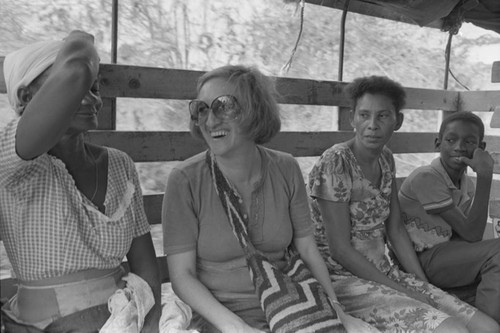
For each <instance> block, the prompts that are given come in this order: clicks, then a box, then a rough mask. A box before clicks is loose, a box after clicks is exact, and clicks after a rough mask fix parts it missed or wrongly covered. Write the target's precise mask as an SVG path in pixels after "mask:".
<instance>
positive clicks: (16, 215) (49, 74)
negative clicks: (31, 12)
mask: <svg viewBox="0 0 500 333" xmlns="http://www.w3.org/2000/svg"><path fill="white" fill-rule="evenodd" d="M98 71H99V57H98V54H97V51H96V49H95V47H94V38H93V36H92V35H89V34H87V33H85V32H82V31H72V32H71V33H70V34H69V35H68V36H67V37H66V38H65V39H64V41H56V42H39V43H36V44H33V45H30V46H27V47H25V48H23V49H21V50H18V51H16V52H13V53H11V54H9V55H7V57H6V58H5V61H4V75H5V81H6V86H7V94H8V98H9V102H10V104H11V105H12V107H13V109H14V111H15V112H16V113H18V114H19V115H20V117H18V118H17V119H15V120H13V121H12V122H10V123H9V124H8V125H7V126H6V127H5V128H4V129H3V130H1V131H0V232H1V233H2V238H3V240H4V245H5V248H6V250H7V254H8V256H9V260H10V261H11V263H12V266H13V270H14V273H15V275H16V277H17V279H18V280H19V287H18V291H17V293H16V295H15V296H14V297H13V298H12V299H11V300H9V302H8V303H7V304H5V305H4V307H3V308H2V317H3V319H4V321H5V325H6V328H7V329H10V330H11V331H18V330H20V329H22V330H24V331H30V332H31V331H33V332H40V331H48V332H55V331H57V332H65V331H71V330H78V331H79V332H87V331H88V332H91V331H97V330H99V329H100V327H102V325H103V324H104V323H105V321H106V320H107V319H108V317H109V311H108V309H107V300H108V298H109V297H110V296H111V295H112V294H113V293H114V292H115V291H116V290H117V289H119V288H122V287H123V284H124V282H123V281H121V278H122V276H123V275H124V271H123V269H122V268H121V265H120V263H121V262H122V260H123V257H124V256H125V255H127V258H128V261H129V265H130V267H131V271H132V272H133V273H135V274H137V275H138V276H140V277H141V278H143V279H144V280H145V281H146V282H147V283H148V284H149V286H150V287H151V289H152V291H153V294H154V297H155V302H156V304H155V306H154V307H153V309H152V310H151V311H150V312H149V314H148V316H147V317H146V321H145V326H144V330H143V332H157V331H158V320H159V314H160V311H159V310H160V304H159V296H160V282H159V274H158V268H157V265H156V255H155V253H154V248H153V245H152V240H151V235H150V233H149V224H148V222H147V219H146V216H145V213H144V208H143V206H142V195H141V189H140V185H139V181H138V177H137V172H136V170H135V167H134V164H133V162H132V160H131V159H130V157H128V156H127V155H126V154H125V153H123V152H121V151H118V150H116V149H112V148H105V147H101V146H97V145H93V144H90V143H88V142H85V140H84V134H85V133H86V132H87V131H89V130H94V129H96V128H97V112H98V111H99V109H100V108H101V106H102V100H101V97H100V95H99V82H98Z"/></svg>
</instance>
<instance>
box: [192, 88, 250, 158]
mask: <svg viewBox="0 0 500 333" xmlns="http://www.w3.org/2000/svg"><path fill="white" fill-rule="evenodd" d="M233 94H234V89H233V88H232V87H231V84H229V83H228V82H227V81H226V80H225V79H222V78H214V79H211V80H208V81H207V82H206V83H205V84H204V85H203V86H202V87H201V89H200V93H199V94H198V98H197V100H199V101H200V102H204V103H205V104H206V106H209V107H208V109H204V110H203V114H202V116H201V117H200V116H199V115H198V126H199V127H200V131H201V133H202V135H203V138H204V139H205V141H206V143H207V144H208V146H209V147H210V150H211V151H212V152H213V153H214V154H215V155H216V156H217V155H218V156H228V155H229V154H232V153H234V152H235V151H237V150H238V149H239V148H241V147H242V146H244V145H249V144H254V143H253V141H252V140H250V139H248V137H247V136H246V135H245V134H244V133H243V132H242V130H241V128H240V125H239V124H240V121H239V120H240V110H237V108H239V105H238V102H237V98H235V97H234V95H233ZM221 96H223V97H221ZM214 101H215V103H214ZM221 103H222V104H223V105H221ZM216 107H219V108H223V109H219V110H217V111H216V112H214V110H213V108H216ZM200 114H201V113H200Z"/></svg>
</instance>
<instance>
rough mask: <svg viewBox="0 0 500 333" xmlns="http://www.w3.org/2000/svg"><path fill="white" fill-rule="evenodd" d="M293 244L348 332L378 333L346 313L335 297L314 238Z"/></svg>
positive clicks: (305, 238) (301, 238) (295, 239)
mask: <svg viewBox="0 0 500 333" xmlns="http://www.w3.org/2000/svg"><path fill="white" fill-rule="evenodd" d="M293 243H294V245H295V248H296V249H297V251H298V252H299V254H300V258H301V259H302V260H304V263H305V264H306V265H307V267H308V268H309V269H310V270H311V273H312V274H313V276H314V277H315V278H316V280H318V282H319V283H320V284H321V286H322V287H323V288H324V289H325V292H326V293H327V295H328V297H330V299H331V300H332V301H333V307H334V309H335V312H336V313H337V315H338V318H339V319H340V321H341V322H342V324H343V325H344V328H345V329H346V331H347V332H349V333H351V332H352V333H365V332H378V330H377V329H375V328H374V327H372V326H371V325H369V324H367V323H365V322H364V321H362V320H360V319H357V318H354V317H352V316H350V315H347V314H345V313H344V309H343V308H342V306H341V305H340V302H339V301H338V299H337V295H335V291H334V289H333V285H332V283H331V281H330V275H329V273H328V269H327V267H326V265H325V262H324V260H323V258H322V257H321V254H320V253H319V251H318V247H317V246H316V242H315V241H314V237H313V236H312V235H310V236H305V237H300V238H294V240H293Z"/></svg>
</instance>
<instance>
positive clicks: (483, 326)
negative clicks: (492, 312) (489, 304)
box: [467, 311, 500, 333]
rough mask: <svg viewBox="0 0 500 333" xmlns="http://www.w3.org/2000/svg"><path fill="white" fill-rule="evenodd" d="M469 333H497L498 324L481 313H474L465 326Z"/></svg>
mask: <svg viewBox="0 0 500 333" xmlns="http://www.w3.org/2000/svg"><path fill="white" fill-rule="evenodd" d="M467 328H468V329H469V330H470V331H471V332H483V333H499V332H500V326H499V325H498V323H497V322H496V321H495V320H494V319H492V318H491V317H489V316H488V315H486V314H485V313H483V312H481V311H476V313H475V314H474V315H473V316H472V318H471V319H470V321H469V324H468V325H467Z"/></svg>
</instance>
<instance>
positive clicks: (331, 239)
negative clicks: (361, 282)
mask: <svg viewBox="0 0 500 333" xmlns="http://www.w3.org/2000/svg"><path fill="white" fill-rule="evenodd" d="M317 200H318V206H319V209H320V211H321V216H322V218H323V221H324V224H325V231H326V236H327V239H328V245H329V248H330V254H331V256H332V258H333V259H335V260H336V261H337V262H338V263H339V264H341V265H342V266H343V267H344V268H345V269H347V270H348V271H350V272H351V273H352V274H354V275H356V276H358V277H360V278H363V279H365V280H369V281H375V282H378V283H381V284H384V285H386V286H388V287H391V288H393V289H396V290H399V291H402V292H405V293H406V291H407V290H406V289H405V288H403V287H402V286H400V285H399V284H398V283H397V282H395V281H393V280H391V279H390V278H388V277H387V276H386V275H385V274H383V273H382V272H381V271H379V270H378V268H377V267H375V265H373V264H372V263H371V262H370V261H368V259H366V258H365V256H364V255H362V254H361V253H359V252H358V251H357V250H356V249H355V248H353V247H352V245H351V237H350V235H351V219H350V215H349V204H348V203H346V202H333V201H327V200H323V199H319V198H318V199H317Z"/></svg>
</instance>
